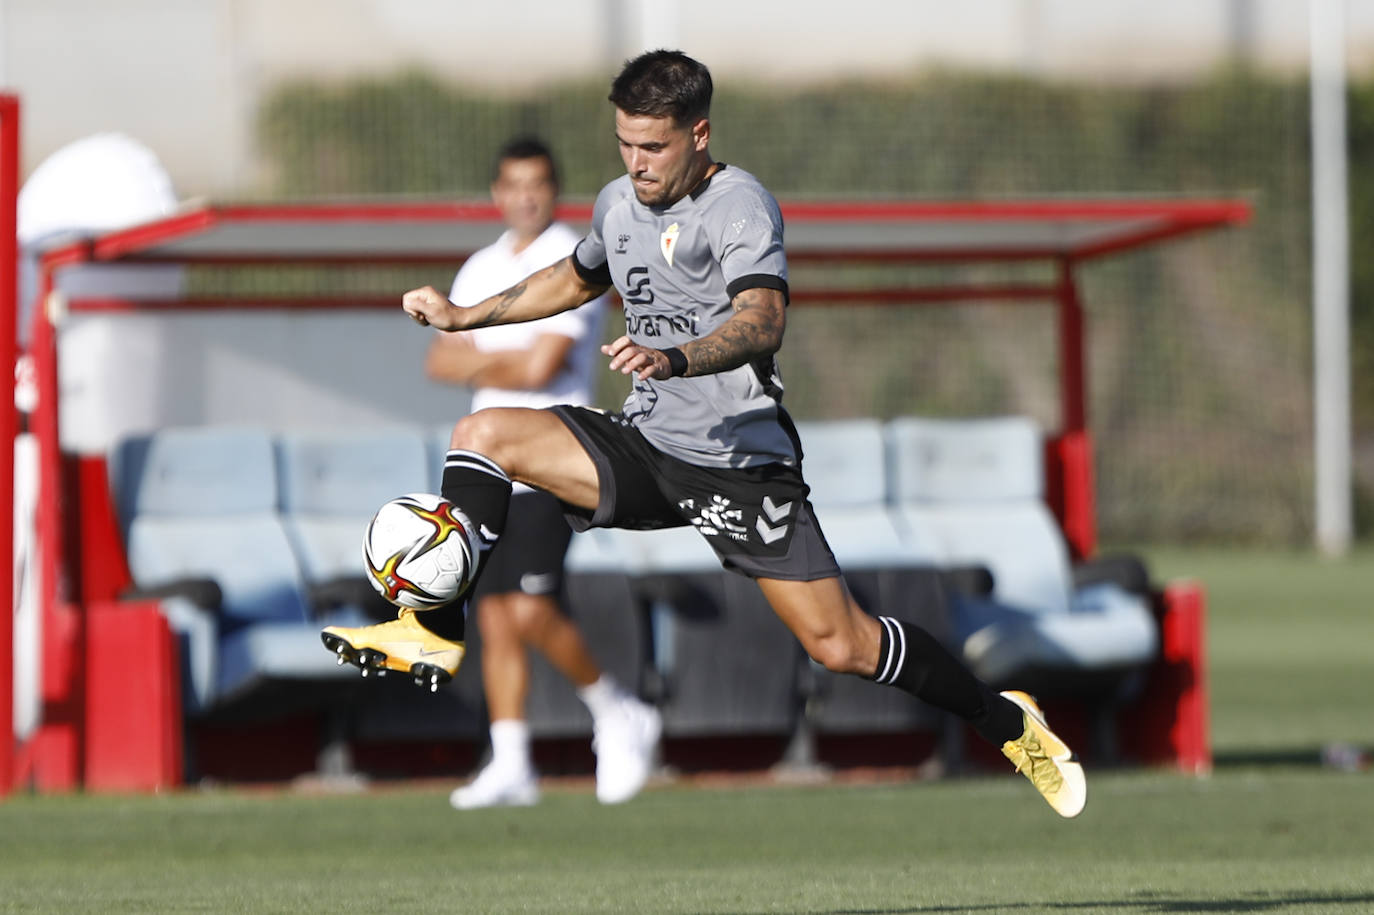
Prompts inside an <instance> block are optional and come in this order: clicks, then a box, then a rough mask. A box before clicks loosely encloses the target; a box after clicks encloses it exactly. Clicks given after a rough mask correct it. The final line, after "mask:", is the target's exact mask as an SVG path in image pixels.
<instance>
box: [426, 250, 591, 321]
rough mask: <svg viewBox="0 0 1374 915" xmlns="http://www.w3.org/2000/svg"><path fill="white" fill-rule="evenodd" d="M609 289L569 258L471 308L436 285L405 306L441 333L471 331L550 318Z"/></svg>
mask: <svg viewBox="0 0 1374 915" xmlns="http://www.w3.org/2000/svg"><path fill="white" fill-rule="evenodd" d="M606 289H607V287H605V286H598V285H595V284H592V283H588V282H587V281H586V280H584V279H583V278H582V277H581V276H580V275H578V272H577V270H576V269H574V267H573V263H572V255H569V256H568V257H565V258H563V259H562V260H561V261H558V262H557V263H554V264H551V265H549V266H548V267H545V268H544V269H543V270H539V271H536V272H535V273H532V274H530V275H529V276H527V277H525V279H523V280H521V281H520V282H518V283H516V284H515V285H514V286H512V287H511V288H509V289H507V290H506V291H505V292H500V293H497V294H496V295H494V296H492V297H491V298H489V299H485V300H484V301H481V302H478V303H477V304H476V305H474V306H472V307H471V308H459V307H458V306H457V305H454V304H453V303H452V302H450V301H449V300H448V298H447V297H446V296H444V295H443V294H442V293H440V292H439V291H438V290H436V289H435V288H434V287H433V286H424V287H421V288H420V289H412V290H411V291H410V292H407V293H406V294H405V295H404V296H402V297H401V307H402V308H403V309H405V313H406V314H408V315H410V316H411V318H413V319H414V320H415V323H417V324H421V325H428V326H430V327H436V328H438V329H439V330H471V329H472V328H474V327H486V326H488V325H491V324H518V323H520V322H521V321H534V320H537V319H539V318H547V317H548V316H549V315H556V314H558V313H559V312H561V311H567V310H568V309H570V308H576V307H577V306H579V305H583V304H585V303H587V302H590V301H591V300H592V299H594V298H596V297H597V296H599V295H601V294H602V293H603V292H605V291H606Z"/></svg>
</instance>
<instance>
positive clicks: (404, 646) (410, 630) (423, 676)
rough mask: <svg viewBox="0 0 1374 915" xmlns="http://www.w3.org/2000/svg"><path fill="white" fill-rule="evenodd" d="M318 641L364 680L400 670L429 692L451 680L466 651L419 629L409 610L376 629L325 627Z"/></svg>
mask: <svg viewBox="0 0 1374 915" xmlns="http://www.w3.org/2000/svg"><path fill="white" fill-rule="evenodd" d="M320 639H321V641H323V642H324V647H325V648H328V649H329V650H330V651H332V652H334V654H335V655H336V656H337V657H338V659H339V663H340V664H344V663H348V664H354V665H357V666H358V667H360V668H362V672H363V676H364V677H366V676H367V675H368V674H370V673H371V672H373V671H376V672H377V675H378V676H385V675H386V672H387V671H388V670H399V671H401V672H402V673H408V674H410V675H411V676H413V677H414V678H415V683H416V685H418V686H428V687H429V689H430V692H434V691H435V690H437V689H438V688H439V684H441V683H447V682H448V681H450V680H452V679H453V675H454V674H455V673H457V672H458V665H459V664H461V663H462V662H463V653H464V651H465V649H464V647H463V643H462V642H450V641H449V640H448V639H441V638H439V636H437V635H435V634H434V633H432V632H430V631H429V630H428V629H426V628H425V627H424V626H421V625H420V624H419V622H417V621H416V619H415V611H414V610H411V609H410V608H408V607H407V608H402V610H401V613H400V616H398V617H397V618H396V619H394V620H391V621H389V622H385V623H378V624H377V625H375V626H357V627H348V626H327V627H325V629H324V630H323V631H322V632H321V633H320Z"/></svg>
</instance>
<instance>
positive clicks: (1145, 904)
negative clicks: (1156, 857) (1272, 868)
mask: <svg viewBox="0 0 1374 915" xmlns="http://www.w3.org/2000/svg"><path fill="white" fill-rule="evenodd" d="M1329 907H1337V910H1338V911H1351V910H1352V908H1353V909H1354V910H1356V911H1374V893H1311V892H1293V893H1263V894H1255V895H1251V896H1240V897H1236V898H1234V899H1189V898H1186V897H1181V896H1178V897H1176V896H1166V895H1155V894H1144V893H1142V894H1141V895H1140V896H1139V898H1135V899H1113V900H1098V901H1093V902H992V903H985V904H979V905H929V906H914V907H912V908H894V909H832V910H828V911H826V912H823V913H822V912H817V913H814V915H923V913H931V912H949V913H958V912H1026V911H1030V912H1074V911H1078V910H1081V909H1106V910H1120V911H1122V912H1126V913H1131V912H1139V913H1142V915H1160V913H1171V912H1220V913H1237V915H1243V913H1246V912H1272V911H1275V910H1277V909H1288V908H1299V909H1310V910H1312V911H1313V912H1318V913H1319V912H1321V911H1323V910H1325V909H1327V908H1329Z"/></svg>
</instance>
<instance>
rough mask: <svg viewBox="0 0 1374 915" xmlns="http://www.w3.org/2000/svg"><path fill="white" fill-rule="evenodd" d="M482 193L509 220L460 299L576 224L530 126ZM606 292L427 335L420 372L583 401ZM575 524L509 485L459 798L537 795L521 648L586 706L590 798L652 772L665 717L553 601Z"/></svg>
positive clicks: (479, 610) (515, 395) (479, 392)
mask: <svg viewBox="0 0 1374 915" xmlns="http://www.w3.org/2000/svg"><path fill="white" fill-rule="evenodd" d="M491 194H492V199H493V201H494V202H495V203H496V206H497V208H498V209H499V210H500V211H501V215H502V218H503V219H504V220H505V223H506V226H507V230H506V232H505V233H504V234H503V235H502V236H501V237H500V238H499V239H497V240H496V241H495V242H494V243H493V244H491V245H489V246H488V247H486V248H483V249H482V250H480V251H478V252H476V253H475V254H473V255H472V257H470V258H469V259H468V260H467V261H466V262H465V263H464V264H463V267H462V269H461V270H459V271H458V275H457V276H456V277H455V278H454V280H453V289H452V291H451V292H450V294H449V298H450V299H451V300H452V301H453V302H454V303H456V304H458V305H463V306H468V305H473V304H476V303H477V302H480V301H482V300H483V299H485V298H486V297H487V296H490V295H492V294H493V293H496V292H499V291H501V290H502V289H505V288H507V287H508V286H510V285H511V284H512V283H515V282H517V281H519V280H520V279H523V278H524V277H525V276H527V275H529V274H530V273H532V272H533V271H535V270H538V269H540V268H543V267H546V266H548V265H549V264H552V263H554V262H555V261H558V260H561V259H563V258H565V257H567V256H568V254H569V253H570V252H571V251H572V249H573V247H574V246H575V245H576V244H577V241H578V239H579V238H580V237H581V236H580V235H579V234H578V233H577V232H575V231H574V230H573V229H571V228H570V227H568V226H566V225H564V224H562V223H558V222H554V220H553V215H554V205H555V203H556V201H557V197H558V171H557V165H556V164H555V162H554V159H553V155H552V153H551V152H550V151H549V149H548V147H547V146H545V145H544V144H543V143H542V142H540V141H538V140H536V139H533V138H519V139H516V140H512V141H511V142H509V143H507V144H506V145H505V146H504V147H503V148H502V150H501V152H500V154H499V155H498V157H497V162H496V170H495V174H494V176H493V180H492V185H491ZM604 304H605V303H604V298H603V299H598V300H597V301H595V302H592V303H589V304H588V305H587V306H586V307H583V308H579V309H576V310H572V311H565V312H563V313H561V314H557V315H553V316H552V317H548V318H542V319H540V320H538V321H530V322H527V323H523V324H510V325H503V326H496V327H484V328H478V329H476V330H471V331H468V332H466V333H460V334H444V333H440V334H436V335H435V339H434V342H433V344H432V345H431V348H430V351H429V355H428V358H427V360H426V371H427V372H428V374H429V376H430V377H431V378H434V379H437V380H442V381H448V382H452V383H455V384H463V385H469V386H471V387H473V388H474V394H473V398H472V410H473V411H477V410H481V409H485V408H487V407H531V408H541V407H547V406H552V405H554V404H579V405H581V404H587V403H589V402H590V401H591V400H592V390H591V368H592V365H593V362H594V360H595V358H596V356H597V354H598V347H599V345H600V343H601V325H602V316H603V311H604ZM571 536H572V530H571V528H569V527H568V524H567V522H566V521H565V520H564V517H563V509H562V506H561V504H560V503H559V502H558V500H557V499H555V498H554V497H553V496H551V495H549V494H548V493H545V492H541V491H537V490H533V489H530V488H529V487H525V486H519V487H517V489H516V491H515V494H514V496H513V498H512V502H511V508H510V514H509V522H508V525H507V527H506V530H505V533H504V536H503V537H502V538H501V541H500V543H499V544H498V545H497V546H496V547H495V548H494V549H493V550H492V553H491V555H489V556H488V557H487V563H486V566H485V571H484V572H483V575H482V578H481V580H480V582H479V584H478V587H477V588H476V590H475V591H474V592H473V594H472V607H473V611H474V612H475V614H476V617H477V625H478V628H479V630H480V632H481V634H482V681H483V685H484V688H485V691H486V698H487V710H488V713H489V716H490V719H491V747H492V755H491V761H490V762H489V763H488V764H487V766H486V767H485V768H483V770H482V771H481V772H480V773H479V774H478V776H477V777H476V778H475V779H474V780H473V781H472V782H471V783H470V784H468V785H466V786H464V787H462V788H459V789H457V790H455V791H454V792H453V794H452V796H451V797H450V802H451V803H452V804H453V806H454V807H456V808H458V809H460V810H465V809H471V808H477V807H489V806H493V805H526V804H533V803H535V802H536V801H537V800H538V799H539V788H538V784H537V781H536V778H535V772H534V766H533V763H532V760H531V757H530V738H529V728H528V725H527V724H526V722H525V718H524V704H525V696H526V693H527V692H528V688H529V659H528V656H527V654H526V649H527V648H534V649H536V650H537V651H539V652H540V653H541V654H543V655H544V656H545V657H546V658H548V660H549V662H550V663H551V664H553V666H554V667H555V668H557V669H558V670H559V671H560V672H561V673H562V674H563V675H564V676H566V677H567V678H568V680H569V681H570V682H571V683H572V684H573V686H574V687H576V688H577V692H578V696H579V697H580V698H581V699H582V701H583V702H584V703H586V705H587V708H588V709H589V710H590V712H591V713H592V718H593V721H594V730H595V735H596V736H595V740H594V743H593V746H594V748H595V749H596V754H597V763H596V792H597V797H598V798H599V799H600V800H601V801H602V802H603V803H619V802H621V801H626V800H629V799H630V798H632V797H634V795H635V794H637V793H638V792H639V790H640V788H642V787H643V785H644V782H645V780H646V779H647V778H648V775H649V770H650V767H651V764H652V757H653V750H654V747H655V746H656V744H657V742H658V736H659V732H660V730H661V725H660V719H659V715H658V712H657V710H656V709H654V708H653V707H652V706H649V705H647V704H645V703H642V702H640V701H639V700H638V699H637V698H635V697H634V696H632V695H631V694H629V693H628V692H626V691H625V690H624V689H623V688H622V687H621V686H620V685H619V684H617V683H615V682H614V681H613V680H612V679H611V678H610V677H609V676H608V675H605V674H603V673H602V671H601V669H600V667H599V666H598V665H597V663H596V661H595V660H594V659H593V658H592V656H591V654H590V653H589V652H588V650H587V646H586V644H585V643H584V641H583V639H582V635H581V633H580V632H579V631H578V629H577V627H576V626H575V625H574V624H573V623H572V621H571V620H569V619H568V618H567V617H566V616H564V615H563V613H562V612H561V608H560V606H559V603H558V594H559V591H560V590H561V587H562V581H563V558H564V554H565V553H566V552H567V548H568V542H569V540H570V538H571Z"/></svg>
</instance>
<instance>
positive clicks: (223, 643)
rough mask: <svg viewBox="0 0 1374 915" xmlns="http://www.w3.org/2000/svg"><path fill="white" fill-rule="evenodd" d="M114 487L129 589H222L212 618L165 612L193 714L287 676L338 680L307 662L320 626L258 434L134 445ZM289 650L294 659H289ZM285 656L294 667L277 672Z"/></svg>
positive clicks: (184, 601) (230, 432)
mask: <svg viewBox="0 0 1374 915" xmlns="http://www.w3.org/2000/svg"><path fill="white" fill-rule="evenodd" d="M111 479H112V482H113V485H114V487H115V493H116V504H117V505H118V506H119V507H120V509H121V513H122V517H123V519H124V525H125V528H126V530H127V541H126V543H127V552H128V559H129V568H130V572H131V573H132V575H133V578H134V582H135V585H136V586H137V587H138V588H140V589H145V590H146V589H154V588H159V589H163V590H164V591H167V590H170V591H172V592H175V591H176V587H175V586H176V584H177V583H178V582H192V581H196V580H200V581H202V582H203V581H205V580H208V581H211V582H213V583H214V587H215V588H216V589H217V594H218V596H219V600H218V601H217V603H216V606H213V607H197V606H195V603H194V600H193V599H192V598H191V597H190V596H188V597H185V598H180V599H177V598H169V599H168V600H167V601H165V602H164V609H165V612H166V613H167V615H168V618H169V621H170V622H171V623H172V625H173V627H174V629H175V630H176V631H177V632H178V634H179V636H180V637H181V638H182V641H183V647H184V656H185V657H186V658H187V659H188V660H189V662H190V670H189V673H188V683H187V690H186V696H187V703H186V705H187V709H188V711H190V712H193V713H194V712H199V711H204V710H207V709H210V708H212V707H214V706H216V705H219V704H222V703H224V702H226V701H228V700H230V699H233V698H238V697H241V696H243V695H244V694H245V693H248V692H250V691H251V690H252V688H253V687H254V686H255V685H256V684H258V683H260V682H261V681H263V680H264V678H270V677H273V676H277V675H280V674H283V673H286V672H289V673H291V674H292V675H295V674H296V673H302V674H303V676H305V677H307V678H312V679H313V678H318V677H331V678H337V677H339V676H341V674H340V673H337V672H335V671H332V670H329V669H328V668H327V667H325V666H322V665H320V664H317V663H316V662H318V661H320V660H321V659H320V658H319V655H321V654H324V655H325V658H323V660H324V661H328V660H329V659H328V657H327V653H325V652H321V651H320V650H319V648H318V645H314V646H311V647H312V651H311V652H310V653H309V654H308V655H307V654H306V653H305V652H304V647H305V645H306V634H307V633H309V635H311V636H313V637H314V639H315V640H316V641H318V633H317V631H316V630H317V627H316V626H315V625H314V624H311V623H307V621H306V620H307V613H306V605H305V601H304V597H303V582H302V579H301V576H300V573H299V570H298V567H297V564H296V560H295V555H294V553H293V552H292V549H291V546H290V543H289V541H288V539H287V536H286V532H285V530H284V529H283V527H282V524H281V521H280V519H279V517H278V515H277V511H276V507H277V481H276V470H275V463H274V457H273V448H272V440H271V437H270V436H269V434H268V433H267V432H266V431H265V430H263V429H257V428H249V427H205V428H184V429H167V430H162V431H159V432H156V433H153V434H151V435H147V436H138V437H133V438H130V439H127V440H125V441H123V442H121V443H120V444H119V445H118V446H116V449H115V451H114V454H113V455H112V460H111ZM187 593H188V595H192V594H194V593H199V592H197V590H196V589H190V590H188V592H187ZM258 627H266V628H262V629H259V628H258ZM293 627H294V628H293ZM269 632H270V633H271V634H272V637H271V638H265V637H264V634H266V633H269ZM293 639H294V640H295V641H294V642H292V640H293ZM288 643H291V644H295V645H296V646H297V648H296V650H294V651H287V650H286V649H284V648H283V646H284V645H286V644H288ZM284 651H285V652H286V654H289V655H290V656H291V658H292V659H293V660H291V661H287V662H285V663H282V662H281V658H282V656H283V652H284Z"/></svg>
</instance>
